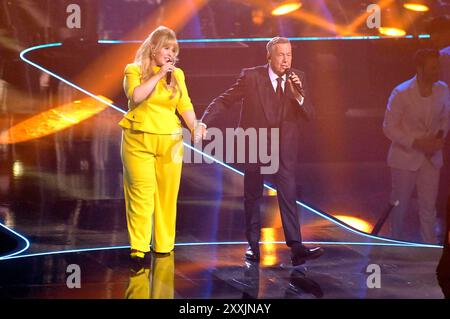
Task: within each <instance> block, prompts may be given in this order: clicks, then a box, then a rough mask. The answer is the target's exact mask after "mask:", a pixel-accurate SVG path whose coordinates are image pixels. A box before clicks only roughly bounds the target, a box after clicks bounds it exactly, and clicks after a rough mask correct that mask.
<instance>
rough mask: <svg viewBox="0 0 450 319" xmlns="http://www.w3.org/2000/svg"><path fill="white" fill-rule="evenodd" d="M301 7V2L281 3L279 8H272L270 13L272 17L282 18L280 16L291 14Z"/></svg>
mask: <svg viewBox="0 0 450 319" xmlns="http://www.w3.org/2000/svg"><path fill="white" fill-rule="evenodd" d="M301 7H302V3H301V2H287V3H282V4H280V5H279V6H277V7H276V8H274V9H273V10H272V12H271V13H272V15H274V16H282V15H286V14H289V13H292V12H294V11H296V10H298V9H300V8H301Z"/></svg>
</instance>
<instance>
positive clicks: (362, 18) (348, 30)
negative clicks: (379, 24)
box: [342, 0, 395, 35]
mask: <svg viewBox="0 0 450 319" xmlns="http://www.w3.org/2000/svg"><path fill="white" fill-rule="evenodd" d="M394 1H395V0H381V1H379V2H378V3H377V5H378V6H379V7H380V9H381V10H383V9H385V8H387V7H388V6H390V5H391V4H392V3H394ZM370 14H371V13H370V12H367V11H366V10H364V13H362V14H360V15H359V16H358V17H356V18H355V19H354V20H353V21H352V23H350V25H348V26H347V27H345V29H344V31H343V33H342V34H343V35H348V34H353V33H355V30H356V29H357V28H359V27H360V26H361V25H362V24H363V23H365V22H366V20H367V18H368V17H369V15H370ZM381 18H382V19H383V16H382V17H381Z"/></svg>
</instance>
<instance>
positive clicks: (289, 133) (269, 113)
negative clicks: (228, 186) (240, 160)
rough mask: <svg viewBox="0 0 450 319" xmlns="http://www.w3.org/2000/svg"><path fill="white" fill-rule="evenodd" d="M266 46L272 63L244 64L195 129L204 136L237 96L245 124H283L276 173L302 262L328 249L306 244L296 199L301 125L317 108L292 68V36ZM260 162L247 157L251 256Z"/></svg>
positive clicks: (251, 256) (253, 254) (289, 238)
mask: <svg viewBox="0 0 450 319" xmlns="http://www.w3.org/2000/svg"><path fill="white" fill-rule="evenodd" d="M266 47H267V59H268V64H266V65H263V66H257V67H254V68H248V69H243V70H242V72H241V75H240V77H239V78H238V80H237V81H236V83H235V84H234V85H233V86H232V87H231V88H230V89H228V90H227V91H226V92H225V93H223V94H222V95H220V96H219V97H217V98H216V99H214V100H213V101H212V102H211V104H210V105H209V106H208V107H207V109H206V111H205V113H204V114H203V117H202V120H201V123H200V125H198V126H197V129H196V131H195V139H196V140H198V139H199V138H202V137H203V138H205V135H206V129H207V127H209V126H211V123H213V122H214V121H216V120H218V119H220V116H221V114H222V112H226V111H227V109H228V108H230V107H231V106H232V105H233V104H234V103H236V102H242V108H241V117H240V122H239V127H241V128H242V129H244V130H246V129H250V128H255V129H256V130H261V129H267V130H268V131H269V132H270V131H271V129H273V128H277V129H279V140H278V141H276V142H277V146H278V148H279V157H280V158H279V168H278V171H277V172H276V173H275V174H273V175H274V179H275V184H276V186H277V196H278V204H279V206H280V212H281V220H282V224H283V230H284V235H285V239H286V244H287V245H288V246H289V247H290V248H291V260H292V264H293V265H294V266H297V265H301V264H303V263H304V262H305V261H306V260H307V259H313V258H317V257H319V256H320V255H322V253H323V250H322V248H313V249H309V248H306V247H305V246H304V245H303V244H302V237H301V231H300V222H299V218H298V207H297V204H296V183H295V165H296V161H297V143H298V125H299V124H301V122H302V121H308V120H310V119H311V118H312V117H313V108H312V105H311V104H310V103H309V101H308V99H307V98H306V96H305V90H304V82H305V76H304V73H303V72H301V71H298V70H292V71H291V70H290V68H291V63H292V47H291V44H290V42H289V40H288V39H287V38H282V37H275V38H273V39H272V40H270V41H269V42H268V43H267V46H266ZM273 138H276V137H273ZM270 139H271V136H270V134H269V136H268V138H267V142H268V145H273V142H274V141H271V142H272V143H271V142H269V141H270ZM246 152H248V150H246ZM246 156H248V154H247V155H246ZM260 168H261V163H257V164H251V163H246V165H245V169H244V170H245V177H244V207H245V220H246V237H247V240H248V243H249V247H248V249H247V252H246V253H245V256H246V258H247V259H248V260H252V261H259V258H260V252H259V240H260V231H261V221H260V219H261V218H260V204H261V200H262V196H263V185H264V176H263V175H262V174H261V170H260Z"/></svg>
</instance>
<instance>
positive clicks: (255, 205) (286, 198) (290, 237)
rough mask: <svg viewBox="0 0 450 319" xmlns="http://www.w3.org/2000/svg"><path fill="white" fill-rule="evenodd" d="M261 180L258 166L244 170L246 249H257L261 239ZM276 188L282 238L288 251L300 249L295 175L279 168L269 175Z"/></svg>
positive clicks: (282, 167)
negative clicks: (289, 249) (296, 247)
mask: <svg viewBox="0 0 450 319" xmlns="http://www.w3.org/2000/svg"><path fill="white" fill-rule="evenodd" d="M264 176H267V175H262V174H261V173H260V170H259V167H258V166H256V165H255V166H248V167H246V168H245V176H244V210H245V221H246V237H247V240H248V242H249V243H250V245H257V243H258V242H259V240H260V236H261V213H260V207H261V201H262V197H263V189H264ZM273 178H274V181H275V185H276V188H277V197H278V205H279V207H280V213H281V222H282V225H283V231H284V237H285V240H286V244H287V245H288V246H289V247H293V246H298V245H302V237H301V231H300V221H299V214H298V206H297V204H296V196H297V194H296V182H295V172H294V171H293V170H290V169H287V168H286V167H285V166H284V165H282V164H280V167H279V170H278V172H277V173H275V174H273Z"/></svg>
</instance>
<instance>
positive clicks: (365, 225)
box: [333, 214, 373, 233]
mask: <svg viewBox="0 0 450 319" xmlns="http://www.w3.org/2000/svg"><path fill="white" fill-rule="evenodd" d="M333 216H334V217H335V218H337V219H339V220H341V221H343V222H344V223H346V224H347V225H349V226H351V227H353V228H355V229H358V230H360V231H362V232H365V233H369V232H370V231H371V230H372V228H373V225H372V224H370V223H369V222H367V221H365V220H364V219H361V218H357V217H354V216H348V215H334V214H333Z"/></svg>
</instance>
